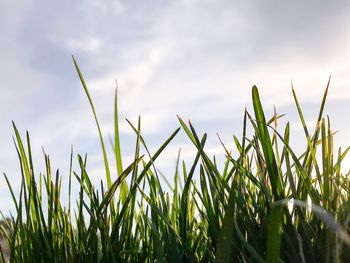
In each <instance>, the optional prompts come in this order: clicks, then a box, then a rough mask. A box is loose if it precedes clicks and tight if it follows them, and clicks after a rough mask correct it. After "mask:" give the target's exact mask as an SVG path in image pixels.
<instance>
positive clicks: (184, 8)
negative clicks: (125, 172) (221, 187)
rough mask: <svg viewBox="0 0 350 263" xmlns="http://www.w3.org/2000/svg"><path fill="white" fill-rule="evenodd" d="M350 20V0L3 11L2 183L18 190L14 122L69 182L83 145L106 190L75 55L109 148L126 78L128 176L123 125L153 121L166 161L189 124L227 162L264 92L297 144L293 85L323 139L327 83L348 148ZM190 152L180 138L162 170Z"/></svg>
mask: <svg viewBox="0 0 350 263" xmlns="http://www.w3.org/2000/svg"><path fill="white" fill-rule="evenodd" d="M349 13H350V2H349V1H319V0H318V1H316V0H315V1H280V0H276V1H229V0H228V1H217V0H215V1H214V0H201V1H199V0H183V1H153V0H149V1H134V0H129V1H113V0H105V1H97V0H84V1H80V0H77V1H67V0H62V1H55V2H54V1H39V0H26V1H21V2H20V1H6V0H0V91H1V93H0V145H1V151H0V171H1V172H5V173H6V174H7V175H8V176H9V177H10V178H11V181H12V183H13V184H14V186H15V188H16V187H18V185H19V180H20V177H19V166H18V162H17V157H16V152H15V149H14V145H13V142H12V138H11V136H12V134H13V131H12V127H11V120H14V121H15V123H16V125H17V126H18V128H19V129H20V131H21V132H22V134H24V132H25V130H28V131H29V132H30V134H31V138H32V147H33V152H34V162H35V165H36V167H37V170H38V171H37V172H39V171H42V168H43V157H42V152H41V151H42V150H41V147H42V146H43V147H44V149H45V151H46V152H48V153H50V155H51V159H52V162H53V169H57V168H60V170H61V174H62V176H63V177H64V180H65V179H66V178H67V173H68V164H69V152H70V146H71V145H73V146H74V149H75V152H79V153H81V154H85V153H88V154H89V160H90V161H89V163H90V165H89V168H90V170H91V173H92V174H93V177H94V180H95V182H98V180H100V179H101V178H104V175H103V174H101V173H100V172H99V171H101V169H102V160H101V151H100V147H99V141H98V135H97V130H96V129H95V125H94V120H93V116H92V114H91V110H90V108H89V105H88V101H87V99H86V97H85V95H84V91H83V89H82V87H81V84H80V82H79V79H78V77H77V74H76V72H75V70H74V67H73V63H72V59H71V55H72V54H73V55H74V56H75V57H76V59H77V61H78V63H79V65H80V68H81V70H82V72H83V74H84V76H85V79H86V82H87V84H88V86H89V89H90V91H91V96H92V98H93V101H94V103H95V106H96V110H97V113H98V116H99V119H100V121H101V125H102V130H103V133H104V135H105V137H106V139H107V135H108V134H111V133H112V132H113V95H114V89H115V79H116V78H117V79H118V83H119V110H120V118H121V133H122V147H124V149H125V150H123V151H124V152H125V163H126V164H127V162H128V161H130V158H131V157H130V156H129V155H130V153H131V151H132V149H133V147H134V140H135V138H134V136H133V135H132V132H131V129H130V128H129V127H128V125H127V123H126V122H125V121H124V118H125V117H127V118H128V119H130V120H131V121H133V122H136V120H137V116H138V115H139V114H140V115H141V117H142V132H143V134H144V136H145V138H146V140H147V141H148V142H149V145H150V148H151V149H153V150H155V149H156V148H157V146H159V145H161V143H162V142H163V141H164V140H165V139H166V138H167V136H168V135H170V134H171V133H172V132H173V131H174V130H175V129H176V128H177V127H178V126H179V124H178V121H177V118H176V114H179V115H180V116H181V117H183V118H184V119H191V120H192V121H193V123H194V125H195V127H197V128H198V130H199V131H200V132H204V131H205V132H208V133H209V142H208V150H209V151H210V152H211V153H213V154H214V153H215V154H220V153H222V150H221V147H220V144H219V142H218V140H217V138H216V132H219V133H220V135H221V137H222V138H223V140H224V142H225V143H227V144H228V145H229V146H230V147H233V146H232V134H233V133H235V134H236V133H238V134H239V133H240V130H241V124H242V116H243V112H244V109H245V107H247V108H248V109H251V87H252V85H253V84H256V85H257V86H258V88H259V91H260V93H261V97H262V99H263V103H264V105H265V107H266V109H267V110H268V112H272V109H273V105H275V106H276V107H277V111H278V113H287V116H286V119H288V120H290V121H291V123H292V127H293V129H294V130H295V133H298V130H300V127H301V126H300V124H299V122H298V118H297V113H296V110H295V108H294V106H293V98H292V94H291V85H290V83H291V80H293V83H294V86H295V89H296V91H297V94H298V95H299V98H300V101H301V103H302V106H303V108H304V110H305V111H306V116H307V121H308V123H309V124H310V128H313V126H312V125H313V124H314V123H313V121H314V120H315V118H316V117H317V110H318V107H319V103H320V100H321V98H322V94H323V92H324V89H325V86H326V84H327V80H328V77H329V75H332V81H331V87H330V92H329V100H328V104H327V107H326V113H328V114H329V115H330V117H331V120H332V124H333V129H334V130H340V132H339V133H338V135H337V137H336V141H338V144H340V145H343V146H348V145H349V144H350V136H349V134H350V122H349V121H348V116H349V114H348V112H350V103H349V99H350V74H349V73H350V72H349V71H350V48H349V47H350V22H349ZM300 134H301V133H300ZM296 144H298V140H296ZM338 144H337V145H338ZM180 147H181V148H182V149H183V155H184V158H185V157H186V155H190V154H191V153H192V152H193V150H194V149H193V147H192V146H191V145H190V143H189V140H188V139H186V137H185V136H184V135H183V133H181V134H180V135H179V136H178V138H177V139H176V140H175V141H174V142H173V143H172V144H171V146H170V147H169V149H167V152H166V153H165V155H164V157H163V159H161V160H160V162H159V163H158V166H159V167H160V168H163V169H164V170H165V171H171V168H173V167H174V165H175V158H176V152H177V150H178V149H179V148H180ZM169 167H170V168H169ZM168 176H169V179H171V177H172V174H169V175H168ZM64 182H65V181H64ZM0 196H1V198H0V209H1V210H5V211H8V210H9V209H10V208H11V206H10V205H9V203H10V202H9V194H8V190H7V187H6V186H5V184H4V180H3V178H1V179H0Z"/></svg>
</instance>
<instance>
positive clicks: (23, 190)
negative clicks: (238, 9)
mask: <svg viewBox="0 0 350 263" xmlns="http://www.w3.org/2000/svg"><path fill="white" fill-rule="evenodd" d="M73 60H74V58H73ZM74 64H75V66H76V70H77V72H78V76H79V78H80V80H81V82H82V85H83V88H84V91H85V93H86V95H87V98H88V101H89V103H90V106H91V109H92V112H93V116H94V118H95V121H96V126H97V130H98V133H99V138H100V143H101V150H102V155H103V160H104V170H105V181H104V182H101V184H100V185H99V186H97V185H93V184H92V182H91V177H90V175H89V171H88V170H87V168H86V165H87V156H81V155H79V154H78V155H77V157H76V158H75V157H74V156H75V154H74V153H73V150H72V152H71V155H70V164H71V165H70V171H69V185H68V186H63V187H68V188H69V205H68V207H65V206H64V205H63V204H62V203H61V188H62V183H61V175H60V172H59V170H57V171H52V170H51V162H50V158H49V155H47V154H44V157H45V164H46V171H45V172H44V173H43V174H40V175H39V176H37V175H36V174H35V173H34V172H35V169H34V167H33V162H32V154H31V145H30V138H29V135H28V132H27V133H26V135H25V136H24V137H22V136H21V135H20V133H19V131H18V129H17V127H16V125H15V124H13V128H14V134H15V136H14V142H15V147H16V150H17V154H18V159H19V164H20V167H21V175H22V181H21V187H20V193H19V194H15V193H14V191H13V189H12V186H11V183H10V179H9V178H8V177H7V176H6V175H4V176H5V179H6V182H7V185H8V188H9V193H10V194H11V196H12V199H13V202H14V205H15V208H16V211H15V213H14V215H12V216H11V218H10V219H9V220H6V221H4V222H5V223H4V224H2V225H1V226H0V229H1V232H2V234H3V236H4V237H5V238H6V240H7V241H8V244H9V247H10V251H11V254H10V255H9V262H174V263H178V262H218V263H225V262H349V260H350V236H349V223H350V216H349V215H350V198H349V189H350V188H349V186H350V182H349V178H348V176H347V175H346V174H343V173H342V172H341V164H342V162H343V159H344V158H345V156H346V154H347V152H348V151H349V148H346V149H345V150H344V151H343V150H342V149H339V150H338V151H337V152H334V149H333V136H334V133H333V132H332V131H331V128H330V120H329V119H328V118H324V117H323V111H324V105H325V101H326V97H327V92H328V86H329V83H328V85H327V88H326V91H325V94H324V96H323V99H322V102H321V106H320V110H319V114H318V117H317V125H316V127H315V130H314V131H313V132H312V131H310V130H309V129H308V127H307V126H306V124H305V120H304V116H303V113H302V110H301V107H300V104H299V102H298V99H297V96H296V94H295V92H294V90H293V97H294V102H295V105H296V108H297V110H298V113H299V116H300V121H301V123H302V125H303V129H304V137H303V139H304V142H305V146H306V148H305V151H304V152H303V153H302V154H301V155H297V154H296V153H295V152H294V151H293V149H292V146H291V145H290V144H289V139H290V125H289V123H287V124H286V125H285V127H284V129H282V130H277V122H278V120H279V119H280V118H281V117H282V116H279V115H277V114H274V116H272V117H271V118H267V117H266V116H265V113H264V110H263V106H262V103H261V99H260V97H259V92H258V89H257V87H255V86H254V87H253V88H252V102H253V108H254V112H253V113H248V112H247V111H245V112H244V117H243V128H242V138H240V139H239V138H237V137H236V136H233V143H234V146H235V147H236V149H237V152H238V154H237V155H235V156H233V154H232V153H231V152H230V151H229V150H228V147H226V146H225V145H224V144H223V143H222V146H223V149H224V150H225V152H226V157H225V162H224V165H223V167H219V166H218V164H217V162H216V160H215V158H211V157H210V156H208V154H207V153H206V151H205V144H206V139H207V135H206V134H203V135H199V134H197V132H196V130H195V128H194V127H193V125H192V124H191V122H189V123H186V122H184V121H183V120H182V119H181V118H180V117H179V118H178V120H179V126H180V127H179V128H178V129H176V130H175V131H173V132H172V133H170V135H169V137H168V139H166V140H165V141H164V143H163V144H162V145H160V146H159V148H158V150H157V151H156V152H154V153H151V152H150V151H149V150H148V147H147V144H146V142H145V140H144V138H143V137H142V134H141V132H140V131H141V121H140V119H139V121H138V123H137V124H135V125H134V124H132V123H131V122H129V121H128V122H129V124H130V127H131V129H132V130H133V131H134V132H135V141H136V142H135V154H134V160H133V161H132V162H131V163H130V164H128V165H127V166H123V165H122V155H121V149H120V142H119V140H120V139H119V132H118V107H117V95H116V98H115V107H114V112H115V118H114V119H115V135H114V141H113V142H112V145H113V148H114V153H115V168H116V169H115V170H116V171H117V175H115V174H113V173H111V169H112V167H111V166H110V164H109V163H108V158H107V152H106V149H105V148H106V146H105V142H104V139H103V136H102V132H101V129H100V125H99V122H98V119H97V117H96V111H95V108H94V105H93V102H92V98H91V96H90V94H89V91H88V88H87V85H86V83H85V81H84V78H83V75H82V73H81V71H80V69H79V67H78V64H77V63H76V61H75V60H74ZM180 129H182V130H183V131H184V132H185V133H186V134H187V136H188V139H189V140H190V141H191V142H192V144H193V147H195V148H196V151H197V154H196V156H195V158H194V159H193V160H192V163H190V164H185V163H184V162H181V160H180V159H179V160H178V161H177V167H176V173H175V176H174V178H173V180H174V181H173V184H172V185H171V187H165V186H164V185H163V184H162V181H161V180H160V176H161V175H160V174H158V171H157V169H156V167H155V161H156V160H157V158H158V157H159V156H160V155H161V154H162V151H163V150H164V149H165V148H166V147H167V146H168V145H169V143H170V142H171V141H172V139H173V138H174V137H175V136H176V134H177V133H178V132H179V130H180ZM251 133H252V134H253V135H252V136H248V134H251ZM300 139H302V138H300ZM74 162H77V163H78V164H79V170H78V171H73V169H72V167H73V163H74ZM113 169H114V167H113ZM194 178H198V180H195V179H194ZM72 184H77V185H78V186H79V189H80V190H79V195H78V198H77V200H71V199H72V197H71V189H72ZM165 189H167V190H165ZM44 203H47V206H44ZM1 254H2V253H1ZM0 258H2V261H5V260H6V259H5V255H1V257H0ZM0 261H1V259H0Z"/></svg>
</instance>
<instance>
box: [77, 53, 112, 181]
mask: <svg viewBox="0 0 350 263" xmlns="http://www.w3.org/2000/svg"><path fill="white" fill-rule="evenodd" d="M72 58H73V62H74V65H75V69H76V70H77V73H78V76H79V79H80V81H81V84H82V85H83V88H84V91H85V94H86V96H87V98H88V100H89V103H90V107H91V110H92V113H93V115H94V118H95V122H96V126H97V130H98V135H99V137H100V143H101V148H102V154H103V161H104V166H105V172H106V179H107V186H108V188H109V187H111V185H112V180H111V173H110V170H109V165H108V158H107V152H106V147H105V143H104V140H103V137H102V132H101V128H100V124H99V122H98V119H97V114H96V111H95V107H94V104H93V103H92V99H91V96H90V93H89V90H88V88H87V86H86V83H85V80H84V77H83V75H82V74H81V71H80V69H79V66H78V64H77V62H76V60H75V58H74V56H72ZM116 153H117V152H116Z"/></svg>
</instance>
